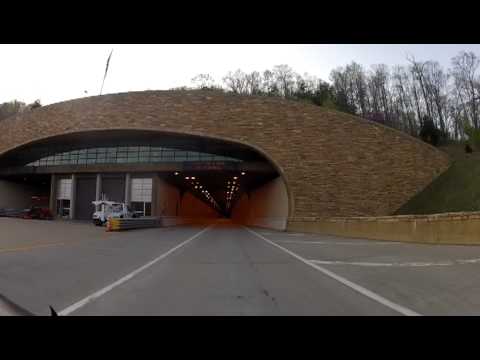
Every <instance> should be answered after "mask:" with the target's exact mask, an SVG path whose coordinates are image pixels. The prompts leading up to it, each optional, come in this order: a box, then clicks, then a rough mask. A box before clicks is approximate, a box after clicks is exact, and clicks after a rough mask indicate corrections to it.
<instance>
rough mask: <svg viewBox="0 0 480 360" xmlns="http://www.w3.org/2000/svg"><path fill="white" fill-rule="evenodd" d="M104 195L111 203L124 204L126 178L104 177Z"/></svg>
mask: <svg viewBox="0 0 480 360" xmlns="http://www.w3.org/2000/svg"><path fill="white" fill-rule="evenodd" d="M102 194H104V196H105V197H106V199H108V200H110V201H116V202H124V201H125V176H109V175H102Z"/></svg>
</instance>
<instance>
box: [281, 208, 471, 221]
mask: <svg viewBox="0 0 480 360" xmlns="http://www.w3.org/2000/svg"><path fill="white" fill-rule="evenodd" d="M468 219H480V211H462V212H447V213H438V214H421V215H391V216H350V217H330V218H321V217H295V218H291V219H289V222H292V223H293V222H319V221H328V222H374V221H381V222H400V221H440V220H450V221H454V220H468Z"/></svg>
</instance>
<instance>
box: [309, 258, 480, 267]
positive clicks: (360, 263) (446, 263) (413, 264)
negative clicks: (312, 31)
mask: <svg viewBox="0 0 480 360" xmlns="http://www.w3.org/2000/svg"><path fill="white" fill-rule="evenodd" d="M309 261H311V262H312V263H314V264H322V265H355V266H390V267H426V266H452V265H467V264H476V263H479V262H480V259H478V258H477V259H458V260H445V261H440V262H405V263H382V262H363V261H337V260H309Z"/></svg>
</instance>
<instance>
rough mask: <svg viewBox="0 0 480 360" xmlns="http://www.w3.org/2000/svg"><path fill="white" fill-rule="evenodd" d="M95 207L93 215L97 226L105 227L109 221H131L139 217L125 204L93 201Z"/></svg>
mask: <svg viewBox="0 0 480 360" xmlns="http://www.w3.org/2000/svg"><path fill="white" fill-rule="evenodd" d="M92 204H93V205H94V206H95V210H96V211H95V212H94V213H93V223H94V224H95V225H97V226H102V225H105V224H106V222H107V221H108V219H129V218H136V217H138V215H137V214H136V213H134V212H132V211H131V209H130V207H129V206H128V205H127V204H125V203H119V202H114V201H106V200H98V201H92Z"/></svg>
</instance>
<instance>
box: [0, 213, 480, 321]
mask: <svg viewBox="0 0 480 360" xmlns="http://www.w3.org/2000/svg"><path fill="white" fill-rule="evenodd" d="M27 224H28V225H27ZM6 226H7V227H6ZM26 226H28V227H29V228H31V229H36V231H35V233H36V240H35V241H33V240H32V239H29V237H31V234H30V235H28V234H29V232H27V231H24V229H25V227H26ZM0 227H1V228H2V231H1V232H0V293H1V294H3V295H4V296H6V297H7V298H8V299H10V300H12V301H13V302H14V303H16V304H18V305H19V306H21V307H22V308H23V309H25V310H27V311H30V312H33V313H34V314H38V315H48V314H49V305H51V306H53V307H54V308H55V309H56V310H57V311H58V312H59V313H60V314H61V315H478V314H479V313H480V271H479V270H480V247H475V246H440V245H421V244H405V243H394V242H381V241H370V240H362V239H347V238H339V237H333V236H322V235H314V234H299V233H285V232H277V231H271V230H265V229H256V228H244V227H240V226H235V225H232V224H229V223H218V224H215V225H213V226H209V227H207V226H182V227H176V228H160V229H145V230H135V231H129V232H122V233H106V232H105V231H104V230H103V229H101V228H95V227H93V226H92V225H90V224H81V223H58V222H35V221H32V222H28V223H27V222H25V221H22V220H11V219H8V220H7V219H1V221H0ZM17 227H18V228H19V229H20V228H22V229H23V231H24V232H23V233H22V232H21V231H18V232H17V231H16V228H17ZM4 229H8V231H4ZM59 229H60V230H59ZM12 239H13V240H12ZM17 243H18V244H17Z"/></svg>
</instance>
